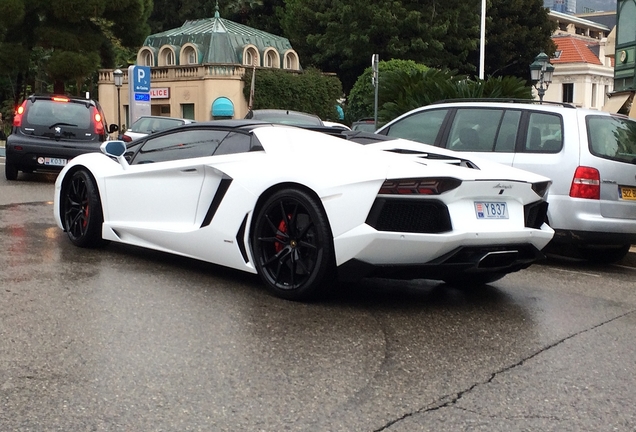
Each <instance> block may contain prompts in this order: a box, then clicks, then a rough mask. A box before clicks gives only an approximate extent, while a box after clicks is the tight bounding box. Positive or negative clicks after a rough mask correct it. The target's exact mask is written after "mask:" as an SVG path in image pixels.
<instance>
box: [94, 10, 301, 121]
mask: <svg viewBox="0 0 636 432" xmlns="http://www.w3.org/2000/svg"><path fill="white" fill-rule="evenodd" d="M136 65H138V66H149V67H150V72H151V91H150V95H151V114H152V115H162V116H170V117H182V118H189V119H193V120H197V121H205V120H212V119H216V118H243V117H244V116H245V114H246V113H247V111H248V106H247V105H248V101H247V100H246V98H245V96H244V95H243V87H244V82H243V80H242V78H243V76H244V74H245V72H246V71H248V70H250V69H252V68H255V70H256V73H257V74H258V70H259V69H260V68H275V69H286V70H290V71H300V70H301V66H300V61H299V58H298V55H297V53H296V52H295V51H294V49H293V48H292V46H291V44H290V42H289V40H288V39H286V38H283V37H280V36H276V35H273V34H271V33H267V32H264V31H260V30H257V29H254V28H251V27H248V26H245V25H242V24H238V23H235V22H232V21H229V20H227V19H224V18H221V17H220V16H219V12H218V7H217V11H216V13H215V15H214V17H213V18H207V19H200V20H193V21H187V22H185V23H184V24H183V25H182V26H181V27H179V28H176V29H172V30H168V31H165V32H162V33H157V34H153V35H150V36H148V37H147V38H146V40H145V41H144V44H143V46H142V47H141V48H140V49H139V51H138V52H137V61H136ZM122 72H123V73H124V80H123V85H122V87H121V88H120V89H119V92H117V88H116V87H115V82H114V76H113V70H112V69H108V70H100V71H99V81H98V86H99V101H100V104H101V105H102V107H103V109H104V112H105V115H106V118H107V119H108V121H109V122H111V123H115V122H116V120H115V119H117V118H118V117H119V116H120V117H121V119H122V124H123V125H125V126H127V125H129V124H130V119H129V110H128V107H129V95H128V76H127V75H128V70H127V69H125V68H123V69H122ZM118 93H119V97H118ZM118 99H119V100H120V102H119V103H120V105H119V111H118V109H117V100H118ZM118 112H119V113H120V115H118Z"/></svg>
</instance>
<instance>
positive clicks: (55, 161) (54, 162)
mask: <svg viewBox="0 0 636 432" xmlns="http://www.w3.org/2000/svg"><path fill="white" fill-rule="evenodd" d="M67 162H68V161H67V160H66V159H61V158H49V157H47V158H44V165H49V166H64V165H66V163H67Z"/></svg>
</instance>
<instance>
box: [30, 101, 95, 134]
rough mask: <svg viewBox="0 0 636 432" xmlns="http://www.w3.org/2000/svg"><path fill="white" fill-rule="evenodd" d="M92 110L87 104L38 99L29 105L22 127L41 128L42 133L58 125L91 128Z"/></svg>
mask: <svg viewBox="0 0 636 432" xmlns="http://www.w3.org/2000/svg"><path fill="white" fill-rule="evenodd" d="M90 115H91V111H90V109H89V107H88V106H87V105H86V104H83V103H75V102H57V101H53V100H48V99H37V100H35V101H33V102H31V103H29V106H27V112H26V118H25V119H23V123H22V127H25V128H28V127H33V128H36V129H41V130H42V132H43V133H42V134H46V133H47V131H49V132H50V131H51V130H52V129H53V128H55V127H56V126H64V127H69V128H73V129H91V117H90Z"/></svg>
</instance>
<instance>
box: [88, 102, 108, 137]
mask: <svg viewBox="0 0 636 432" xmlns="http://www.w3.org/2000/svg"><path fill="white" fill-rule="evenodd" d="M91 118H92V119H93V124H94V125H95V133H96V134H97V135H104V133H105V130H104V123H102V115H101V114H100V113H99V111H97V108H95V107H91Z"/></svg>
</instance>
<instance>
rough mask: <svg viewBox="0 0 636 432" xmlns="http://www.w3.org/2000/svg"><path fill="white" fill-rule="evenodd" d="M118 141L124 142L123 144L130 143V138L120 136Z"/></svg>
mask: <svg viewBox="0 0 636 432" xmlns="http://www.w3.org/2000/svg"><path fill="white" fill-rule="evenodd" d="M119 139H120V140H122V141H124V142H131V141H132V138H131V137H129V136H128V135H120V136H119Z"/></svg>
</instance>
